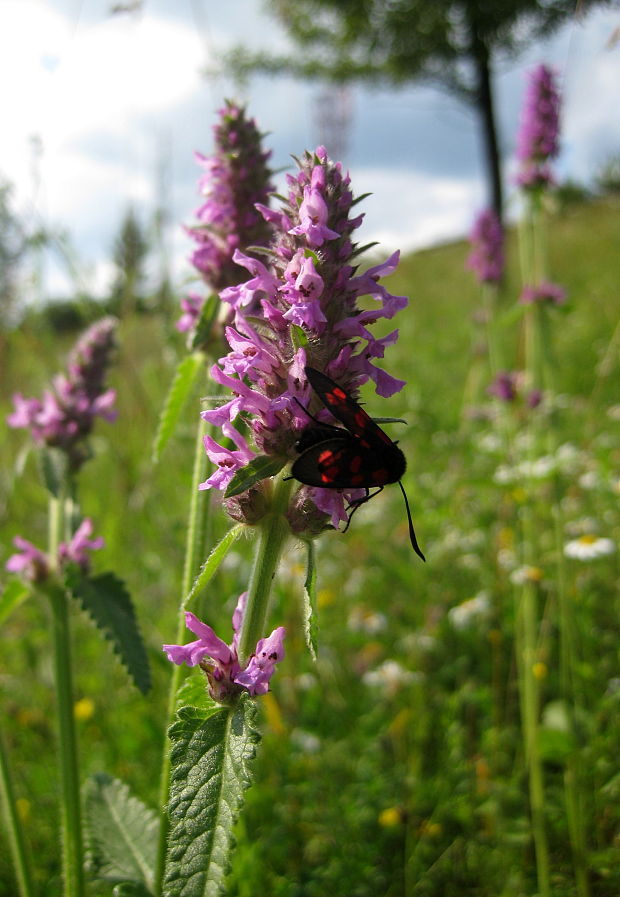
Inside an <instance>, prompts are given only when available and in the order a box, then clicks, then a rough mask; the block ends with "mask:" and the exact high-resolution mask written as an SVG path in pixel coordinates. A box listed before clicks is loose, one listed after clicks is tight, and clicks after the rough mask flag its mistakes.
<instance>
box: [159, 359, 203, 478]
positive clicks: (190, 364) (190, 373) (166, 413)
mask: <svg viewBox="0 0 620 897" xmlns="http://www.w3.org/2000/svg"><path fill="white" fill-rule="evenodd" d="M204 365H205V356H204V354H203V353H202V352H192V354H191V355H188V356H186V357H185V358H184V359H183V361H181V363H180V364H179V365H178V367H177V369H176V372H175V375H174V378H173V380H172V383H171V384H170V389H169V390H168V395H167V396H166V401H165V402H164V407H163V409H162V412H161V416H160V418H159V423H158V425H157V435H156V437H155V443H154V445H153V461H154V462H157V461H159V459H160V457H161V454H162V452H163V450H164V449H165V447H166V445H167V444H168V440H169V439H170V437H171V436H172V434H173V433H174V431H175V429H176V427H177V424H178V422H179V418H180V416H181V411H182V410H183V406H184V404H185V402H186V401H187V398H188V396H189V394H190V393H191V391H192V387H193V385H194V382H195V380H196V377H197V375H198V371H200V370H201V368H204Z"/></svg>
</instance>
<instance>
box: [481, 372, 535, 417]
mask: <svg viewBox="0 0 620 897" xmlns="http://www.w3.org/2000/svg"><path fill="white" fill-rule="evenodd" d="M487 392H488V393H489V395H491V396H495V398H497V399H500V401H502V402H507V403H513V402H516V401H517V400H521V402H522V403H524V404H525V405H526V406H527V407H528V408H531V409H534V408H537V407H538V406H539V405H540V403H541V401H542V392H541V391H540V390H539V389H528V387H527V383H526V377H525V375H524V373H523V371H500V372H499V374H497V376H496V377H495V379H494V380H493V382H492V383H491V385H490V386H489V387H488V388H487Z"/></svg>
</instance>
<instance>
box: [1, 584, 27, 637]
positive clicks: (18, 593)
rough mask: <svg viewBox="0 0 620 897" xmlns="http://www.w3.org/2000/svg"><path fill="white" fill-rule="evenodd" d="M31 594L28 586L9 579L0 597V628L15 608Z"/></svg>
mask: <svg viewBox="0 0 620 897" xmlns="http://www.w3.org/2000/svg"><path fill="white" fill-rule="evenodd" d="M31 594H32V589H31V588H30V586H29V585H28V584H27V583H25V582H23V581H22V580H21V579H10V580H9V581H8V583H7V584H6V588H5V589H4V591H3V592H2V595H0V626H1V625H2V624H3V623H4V621H5V620H8V618H9V617H10V616H11V614H12V613H13V611H14V610H15V608H16V607H19V605H20V604H21V603H22V601H25V600H26V598H28V597H29V595H31Z"/></svg>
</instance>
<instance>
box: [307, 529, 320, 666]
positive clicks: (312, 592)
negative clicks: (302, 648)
mask: <svg viewBox="0 0 620 897" xmlns="http://www.w3.org/2000/svg"><path fill="white" fill-rule="evenodd" d="M307 545H308V565H307V567H306V581H305V582H304V597H303V622H304V636H305V638H306V645H307V647H308V651H310V655H311V657H312V659H313V660H316V658H317V633H318V623H317V620H318V617H317V608H316V580H317V576H316V574H317V570H316V554H315V551H314V542H308V543H307Z"/></svg>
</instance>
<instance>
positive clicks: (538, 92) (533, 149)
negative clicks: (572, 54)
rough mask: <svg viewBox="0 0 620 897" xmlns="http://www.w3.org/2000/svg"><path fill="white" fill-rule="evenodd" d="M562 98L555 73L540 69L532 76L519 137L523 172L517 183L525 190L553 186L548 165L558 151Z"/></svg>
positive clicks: (542, 67)
mask: <svg viewBox="0 0 620 897" xmlns="http://www.w3.org/2000/svg"><path fill="white" fill-rule="evenodd" d="M559 131H560V94H559V91H558V89H557V87H556V84H555V76H554V74H553V71H552V70H551V69H550V68H549V67H548V66H546V65H539V66H538V68H536V69H534V71H533V72H532V73H531V74H530V80H529V84H528V88H527V91H526V94H525V101H524V104H523V110H522V114H521V124H520V128H519V133H518V135H517V159H518V160H519V162H520V170H519V173H518V175H517V183H518V184H519V186H521V187H523V188H524V189H526V190H528V189H529V190H532V189H537V188H540V187H546V186H548V185H549V184H552V183H553V176H552V173H551V167H550V165H549V161H550V160H551V159H554V158H555V157H556V156H557V155H558V153H559V151H560V145H559V139H558V138H559Z"/></svg>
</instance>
